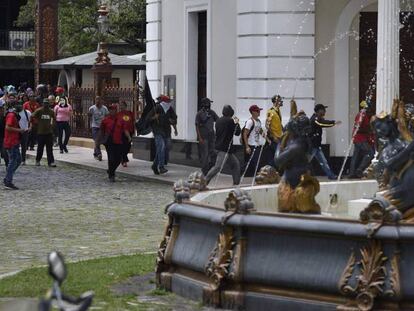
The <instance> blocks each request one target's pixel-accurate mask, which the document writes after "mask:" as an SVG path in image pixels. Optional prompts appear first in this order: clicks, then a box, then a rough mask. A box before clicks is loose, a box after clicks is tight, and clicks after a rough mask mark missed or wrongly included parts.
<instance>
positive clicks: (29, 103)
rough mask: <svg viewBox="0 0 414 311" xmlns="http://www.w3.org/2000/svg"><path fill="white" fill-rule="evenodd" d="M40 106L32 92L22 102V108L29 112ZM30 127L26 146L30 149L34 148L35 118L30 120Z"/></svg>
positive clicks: (35, 140) (35, 137)
mask: <svg viewBox="0 0 414 311" xmlns="http://www.w3.org/2000/svg"><path fill="white" fill-rule="evenodd" d="M39 108H40V105H39V103H38V102H37V100H36V95H35V94H34V93H33V91H32V93H30V94H29V101H27V102H25V103H24V104H23V109H24V110H27V111H29V112H30V114H33V112H35V111H36V110H37V109H39ZM31 124H32V129H31V131H30V132H29V141H28V143H27V144H28V147H29V149H30V150H34V146H35V145H36V143H37V123H36V120H34V119H32V120H31Z"/></svg>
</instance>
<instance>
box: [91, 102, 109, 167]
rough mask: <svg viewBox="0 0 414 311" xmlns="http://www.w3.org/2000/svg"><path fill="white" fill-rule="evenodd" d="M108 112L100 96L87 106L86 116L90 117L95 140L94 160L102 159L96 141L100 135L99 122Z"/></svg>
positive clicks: (98, 144)
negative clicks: (93, 103)
mask: <svg viewBox="0 0 414 311" xmlns="http://www.w3.org/2000/svg"><path fill="white" fill-rule="evenodd" d="M108 113H109V112H108V108H106V106H104V105H103V99H102V98H101V97H100V96H96V98H95V105H92V106H91V107H90V108H89V112H88V116H89V118H90V124H91V128H92V138H93V140H94V141H95V148H94V151H93V156H94V158H95V159H96V160H99V161H102V152H101V146H100V143H99V141H98V137H100V135H99V131H100V128H101V122H102V120H103V119H104V118H105V116H106V115H107V114H108Z"/></svg>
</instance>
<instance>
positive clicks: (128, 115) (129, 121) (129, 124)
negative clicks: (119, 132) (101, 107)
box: [117, 101, 135, 167]
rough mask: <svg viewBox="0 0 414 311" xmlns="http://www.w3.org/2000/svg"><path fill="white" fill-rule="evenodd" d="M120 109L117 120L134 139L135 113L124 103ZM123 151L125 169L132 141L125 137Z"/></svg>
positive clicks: (122, 161)
mask: <svg viewBox="0 0 414 311" xmlns="http://www.w3.org/2000/svg"><path fill="white" fill-rule="evenodd" d="M120 108H121V110H120V111H119V112H118V115H117V118H118V120H119V122H121V123H122V124H123V126H124V128H125V129H126V130H127V131H128V132H129V136H130V137H132V136H133V135H134V132H135V120H134V113H133V112H132V111H129V110H128V105H127V103H126V102H124V101H123V102H121V105H120ZM122 149H123V150H122V160H121V163H122V166H123V167H127V166H128V165H127V162H129V159H128V153H129V151H130V150H131V141H128V140H127V139H126V137H125V136H123V143H122Z"/></svg>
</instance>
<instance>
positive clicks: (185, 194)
mask: <svg viewBox="0 0 414 311" xmlns="http://www.w3.org/2000/svg"><path fill="white" fill-rule="evenodd" d="M173 190H174V199H175V202H176V203H182V202H183V201H185V200H189V199H190V185H189V184H188V182H186V181H183V180H182V179H180V180H179V181H177V182H175V183H174V187H173Z"/></svg>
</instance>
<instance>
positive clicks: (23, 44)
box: [0, 30, 35, 51]
mask: <svg viewBox="0 0 414 311" xmlns="http://www.w3.org/2000/svg"><path fill="white" fill-rule="evenodd" d="M34 46H35V33H34V31H20V30H0V50H6V51H24V50H28V49H33V48H34Z"/></svg>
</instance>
